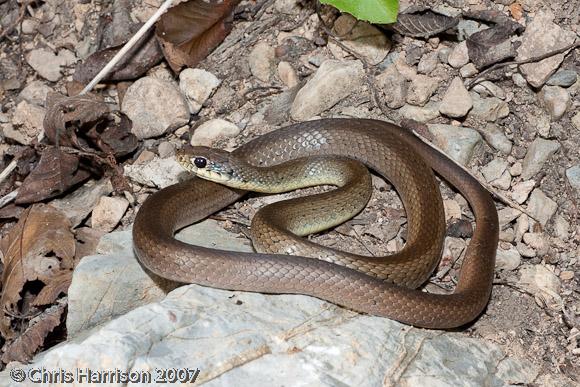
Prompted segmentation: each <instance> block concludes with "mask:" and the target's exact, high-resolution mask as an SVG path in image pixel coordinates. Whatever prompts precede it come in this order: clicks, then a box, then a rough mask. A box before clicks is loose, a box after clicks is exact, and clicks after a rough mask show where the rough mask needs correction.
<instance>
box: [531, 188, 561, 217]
mask: <svg viewBox="0 0 580 387" xmlns="http://www.w3.org/2000/svg"><path fill="white" fill-rule="evenodd" d="M557 209H558V204H556V202H555V201H553V200H552V199H550V198H549V197H547V196H546V194H545V193H544V192H542V190H540V189H539V188H536V189H535V190H533V191H532V194H531V195H530V201H529V202H528V212H529V213H530V214H531V215H532V216H533V217H534V218H535V219H537V220H538V222H540V224H541V225H542V226H545V225H546V223H548V221H549V220H550V219H551V218H552V216H554V214H555V213H556V210H557Z"/></svg>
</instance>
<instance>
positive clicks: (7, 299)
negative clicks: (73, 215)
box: [0, 204, 75, 338]
mask: <svg viewBox="0 0 580 387" xmlns="http://www.w3.org/2000/svg"><path fill="white" fill-rule="evenodd" d="M70 227H71V225H70V221H69V220H68V219H67V217H66V216H65V215H64V214H63V213H62V212H60V211H58V210H56V209H55V208H54V207H51V206H49V205H44V204H35V205H33V206H32V207H30V208H29V209H27V210H26V211H24V213H23V214H22V216H21V218H20V220H19V221H18V223H17V224H16V226H14V227H13V228H12V229H11V230H10V232H9V233H8V235H6V236H5V237H4V238H2V241H0V249H1V250H2V253H3V257H4V258H3V263H4V272H3V273H2V284H3V289H2V295H1V296H0V306H1V307H2V310H3V314H2V318H1V319H0V333H1V334H2V336H3V337H5V338H12V337H14V335H15V332H14V331H13V330H12V328H11V322H12V316H15V315H16V316H17V315H20V314H23V311H21V310H19V301H20V300H21V294H23V293H24V289H25V287H26V284H27V282H29V281H36V280H38V281H41V282H42V283H44V284H48V283H50V281H51V280H52V278H53V277H54V276H55V275H56V274H60V271H61V270H63V269H71V268H72V267H73V266H74V261H73V258H74V253H75V240H74V236H73V234H72V232H71V231H70ZM24 312H26V311H24Z"/></svg>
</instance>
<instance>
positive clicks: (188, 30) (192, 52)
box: [155, 0, 239, 73]
mask: <svg viewBox="0 0 580 387" xmlns="http://www.w3.org/2000/svg"><path fill="white" fill-rule="evenodd" d="M238 3H239V0H190V1H186V2H185V3H181V4H178V5H176V6H175V7H173V8H171V9H170V10H169V11H167V13H165V14H164V15H163V16H162V17H161V18H160V19H159V21H158V22H157V28H156V30H155V34H156V36H157V39H158V40H159V43H161V48H162V50H163V54H164V55H165V59H167V62H168V63H169V65H170V66H171V68H172V69H173V71H175V72H176V73H178V72H179V71H180V70H181V68H183V67H185V66H187V67H195V65H197V64H198V63H199V62H200V61H202V60H203V59H204V58H205V57H206V56H207V55H209V53H210V52H212V51H213V49H214V48H215V47H217V46H218V45H219V44H220V43H221V42H222V41H223V40H224V39H225V37H226V36H227V35H228V34H229V33H230V31H231V30H232V20H233V11H234V8H235V7H236V5H237V4H238Z"/></svg>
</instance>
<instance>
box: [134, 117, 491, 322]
mask: <svg viewBox="0 0 580 387" xmlns="http://www.w3.org/2000/svg"><path fill="white" fill-rule="evenodd" d="M233 153H234V154H235V155H236V156H237V157H240V158H241V159H243V160H245V161H247V162H248V163H250V164H254V165H258V166H271V165H276V164H280V163H283V162H286V161H290V160H294V159H297V158H301V157H306V156H318V155H337V156H346V157H351V158H354V159H356V160H358V161H360V162H362V163H364V164H365V165H366V166H368V167H369V168H371V169H372V170H374V171H375V172H376V173H378V174H379V175H381V176H383V177H385V178H386V179H388V180H389V181H390V182H391V183H392V184H393V186H394V187H395V189H396V190H397V192H398V193H399V195H400V197H401V200H402V202H403V205H404V207H405V211H406V213H407V224H408V226H407V228H408V234H407V240H406V244H405V246H404V248H403V249H402V250H401V251H400V252H399V253H397V254H396V255H395V256H389V257H387V258H385V259H386V260H387V262H388V261H389V260H391V259H392V260H393V261H394V262H395V264H394V265H393V266H392V268H391V270H392V273H393V278H387V279H388V280H387V281H384V280H381V279H379V278H376V277H375V276H372V275H368V274H365V273H362V272H360V271H358V270H354V269H352V268H349V267H344V266H341V265H337V264H335V263H332V262H326V261H321V260H316V259H311V258H307V257H303V256H289V255H277V254H257V253H240V252H231V251H223V250H217V249H209V248H205V247H199V246H192V245H189V244H186V243H184V242H181V241H178V240H176V239H175V238H174V237H173V234H174V233H175V231H176V230H178V229H179V228H182V227H184V226H186V225H188V224H191V223H194V222H196V221H199V220H201V219H204V218H205V217H207V216H209V215H211V214H212V213H214V212H216V211H218V210H220V209H222V208H224V207H225V206H227V205H229V204H231V203H233V202H235V201H236V200H237V199H239V198H240V197H241V196H242V195H243V194H244V193H245V192H244V191H240V190H236V189H231V188H227V187H225V186H222V185H219V184H216V183H213V182H210V181H207V180H202V179H199V178H194V179H191V180H188V181H184V182H182V183H179V184H176V185H173V186H170V187H167V188H164V189H162V190H160V191H158V192H156V193H155V194H153V195H151V196H150V197H149V198H148V199H147V200H146V201H145V203H143V205H142V206H141V209H140V210H139V212H138V213H137V216H136V219H135V223H134V225H133V244H134V250H135V252H136V255H137V257H138V259H139V261H140V262H141V263H142V264H143V266H145V267H146V268H147V269H149V270H151V271H152V272H153V273H155V274H157V275H159V276H161V277H164V278H167V279H170V280H173V281H177V282H183V283H196V284H199V285H204V286H211V287H216V288H222V289H230V290H242V291H253V292H262V293H285V294H307V295H311V296H314V297H318V298H321V299H324V300H327V301H330V302H333V303H335V304H338V305H342V306H344V307H347V308H350V309H353V310H356V311H359V312H365V313H368V314H372V315H377V316H384V317H388V318H392V319H394V320H398V321H401V322H404V323H407V324H411V325H415V326H420V327H426V328H437V329H447V328H454V327H459V326H461V325H464V324H466V323H469V322H470V321H472V320H474V319H475V318H476V317H477V316H478V315H479V314H480V313H481V312H482V311H483V309H484V308H485V306H486V305H487V302H488V300H489V297H490V294H491V287H492V280H493V272H494V265H495V254H496V248H497V242H498V233H499V226H498V218H497V211H496V209H495V205H494V203H493V201H492V199H491V197H490V195H489V193H488V192H487V191H486V190H485V189H484V188H483V187H482V186H481V185H480V184H479V183H478V182H477V180H475V179H474V178H473V177H472V176H470V175H469V174H468V173H467V172H465V171H464V170H463V169H461V168H459V167H458V166H457V165H456V164H455V163H453V162H452V161H451V160H450V159H448V158H447V157H446V156H445V155H443V154H442V153H440V152H439V151H437V150H435V149H434V148H432V147H430V146H428V145H427V144H425V143H423V142H422V141H421V140H419V139H418V138H417V137H415V136H414V135H413V134H412V133H411V132H409V131H407V130H405V129H402V128H400V127H398V126H396V125H393V124H390V123H387V122H383V121H378V120H368V119H322V120H315V121H308V122H303V123H298V124H294V125H291V126H288V127H285V128H282V129H278V130H275V131H273V132H270V133H267V134H265V135H263V136H260V137H258V138H256V139H254V140H252V141H250V142H248V143H247V144H244V145H243V146H241V147H239V148H238V149H236V150H235V151H234V152H233ZM433 170H435V172H437V173H438V174H439V175H441V176H442V177H443V178H444V179H445V180H447V181H448V182H449V183H450V184H451V185H453V186H454V187H456V188H457V189H458V190H459V191H460V192H461V194H462V195H463V196H464V197H465V198H466V199H467V201H468V203H469V204H470V206H471V209H472V211H473V213H474V215H475V221H476V229H475V231H474V234H473V237H472V239H471V242H470V244H469V246H468V247H467V249H466V252H465V256H464V258H463V263H462V267H461V272H460V275H459V280H458V284H457V286H456V289H455V291H454V293H452V294H447V295H441V294H431V293H426V292H423V291H420V290H417V289H414V288H415V287H417V286H418V285H420V283H417V282H418V281H421V282H422V281H424V275H425V273H426V274H427V275H428V274H429V273H430V272H431V271H432V270H433V269H434V267H435V265H436V262H437V260H438V259H439V256H440V254H441V250H442V247H441V246H442V240H443V237H444V233H445V224H444V217H443V205H442V199H441V195H440V192H439V188H438V185H437V182H436V180H435V177H434V174H433ZM397 262H400V263H401V266H398V265H397ZM414 267H417V268H419V269H418V270H419V271H421V273H419V275H417V274H415V275H413V273H408V271H409V268H411V271H413V268H414ZM407 278H411V279H410V280H407ZM413 278H414V279H413Z"/></svg>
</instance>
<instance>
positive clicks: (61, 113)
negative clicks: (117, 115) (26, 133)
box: [43, 93, 109, 150]
mask: <svg viewBox="0 0 580 387" xmlns="http://www.w3.org/2000/svg"><path fill="white" fill-rule="evenodd" d="M46 102H47V106H48V110H47V112H46V115H45V116H44V123H43V124H44V131H45V133H46V137H48V139H49V140H50V141H51V142H52V143H53V144H58V145H60V146H74V147H76V148H78V149H83V150H84V149H86V144H85V143H83V142H82V141H81V140H80V139H79V137H78V133H79V132H80V133H83V132H86V131H88V130H89V129H90V128H92V127H93V126H95V125H96V124H97V123H99V122H101V121H102V120H104V119H105V118H106V116H107V115H108V114H109V107H108V106H107V105H106V104H105V103H104V102H103V101H102V100H100V99H99V98H98V97H96V96H93V95H90V94H85V95H77V96H74V97H65V96H64V95H61V94H58V93H50V94H49V95H48V96H47V98H46ZM57 136H58V142H57Z"/></svg>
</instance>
